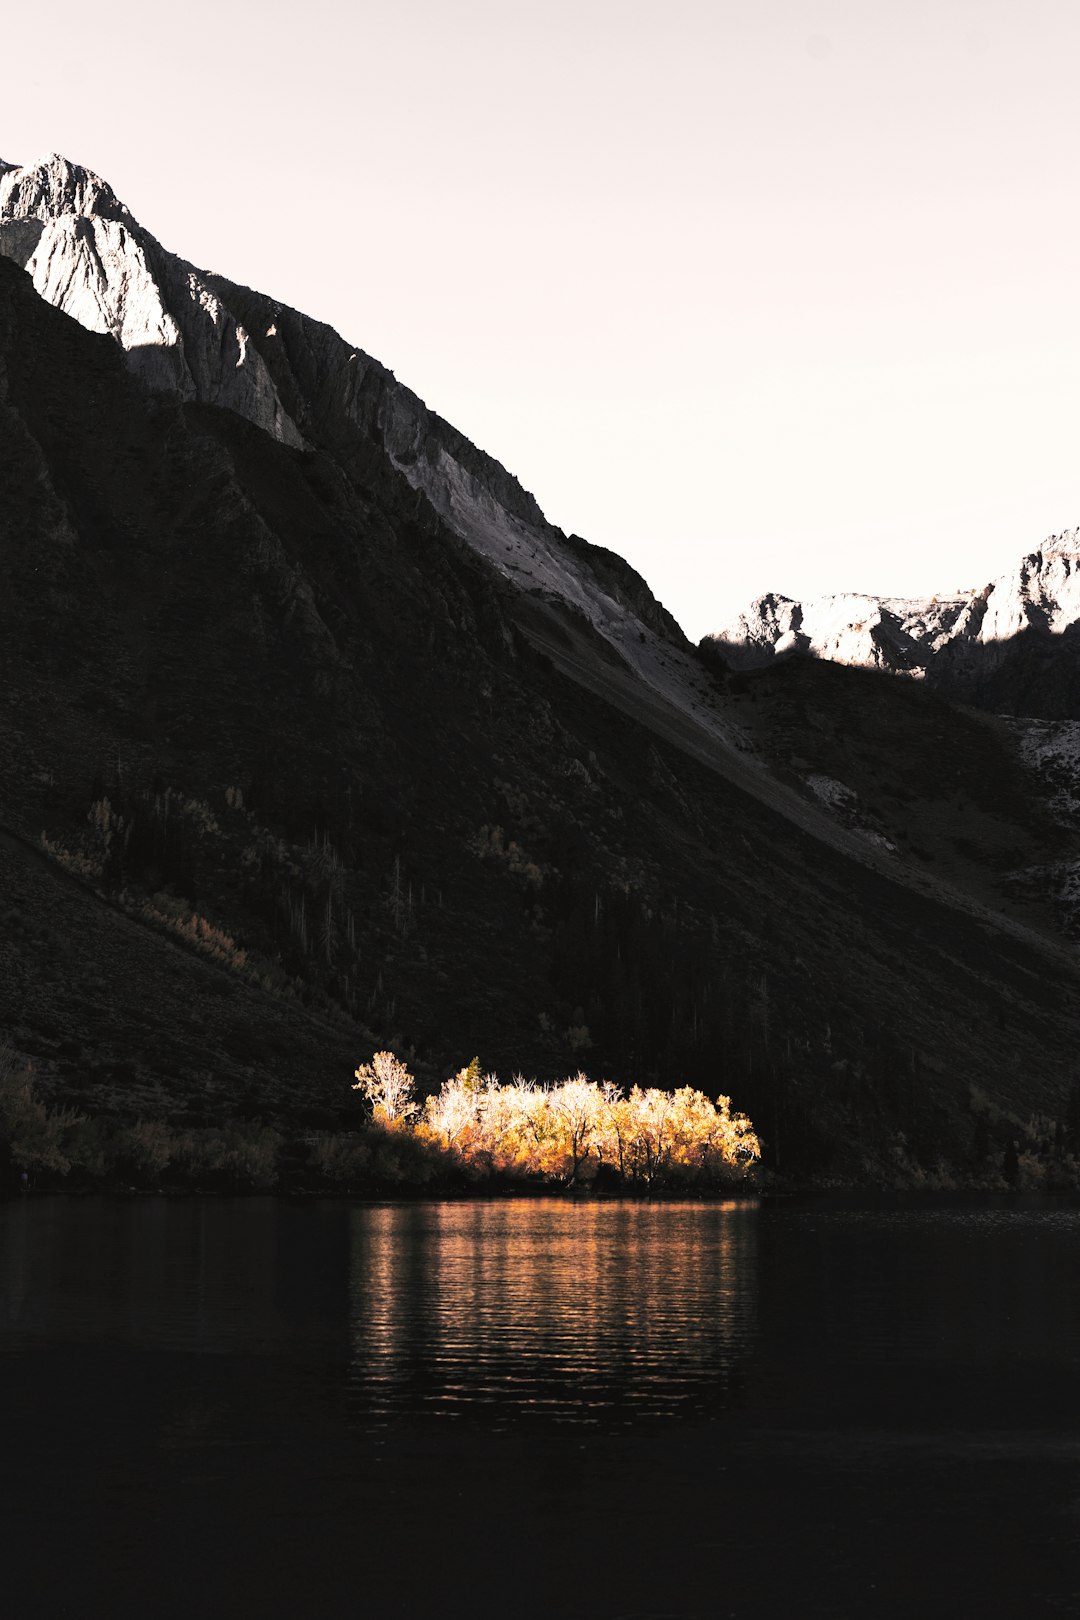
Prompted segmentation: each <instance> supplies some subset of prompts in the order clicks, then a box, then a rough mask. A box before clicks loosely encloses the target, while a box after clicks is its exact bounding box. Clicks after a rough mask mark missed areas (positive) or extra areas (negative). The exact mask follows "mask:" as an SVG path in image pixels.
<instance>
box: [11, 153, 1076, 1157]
mask: <svg viewBox="0 0 1080 1620" xmlns="http://www.w3.org/2000/svg"><path fill="white" fill-rule="evenodd" d="M0 514H2V516H0V647H2V649H3V652H2V665H0V667H2V670H3V677H4V688H3V692H4V700H3V703H2V704H0V748H2V750H3V757H4V759H5V762H6V765H7V770H6V773H5V784H4V791H3V797H2V799H0V879H2V892H3V893H4V895H5V904H6V906H7V913H6V916H5V919H4V924H3V928H2V929H0V966H2V968H3V971H2V973H0V1029H2V1030H3V1031H4V1032H5V1037H6V1040H7V1043H8V1045H9V1046H10V1047H11V1048H12V1049H13V1050H14V1051H15V1052H16V1053H17V1054H23V1055H26V1056H29V1057H30V1058H32V1059H33V1061H34V1063H35V1066H36V1070H37V1073H38V1076H39V1079H40V1082H41V1084H42V1086H43V1087H44V1088H45V1089H46V1091H47V1092H48V1094H49V1095H50V1096H51V1097H52V1098H53V1099H54V1100H55V1101H57V1102H63V1103H70V1104H75V1105H77V1106H79V1107H81V1108H85V1109H89V1110H92V1111H102V1110H104V1111H112V1112H113V1113H116V1114H126V1115H127V1116H129V1117H130V1116H136V1115H137V1116H139V1117H143V1118H146V1119H151V1120H152V1119H154V1118H159V1117H163V1118H169V1119H173V1120H178V1121H189V1122H190V1121H198V1120H214V1119H220V1118H224V1117H228V1116H230V1115H234V1114H236V1113H238V1112H239V1113H243V1114H245V1115H247V1116H248V1117H258V1118H267V1119H270V1120H273V1121H277V1122H281V1123H285V1124H288V1125H290V1126H291V1127H300V1126H303V1125H305V1124H308V1125H311V1124H315V1125H317V1124H322V1123H332V1122H334V1121H336V1120H345V1119H349V1118H351V1117H352V1116H351V1113H350V1110H351V1108H352V1098H351V1095H350V1091H349V1083H350V1080H351V1074H352V1069H353V1067H354V1066H355V1064H356V1063H357V1062H358V1061H359V1060H360V1059H361V1058H363V1057H366V1056H367V1055H369V1054H370V1052H371V1050H372V1049H373V1048H374V1047H375V1046H376V1045H380V1046H381V1045H391V1046H393V1047H395V1048H396V1049H397V1050H398V1051H399V1052H401V1053H402V1054H405V1055H408V1056H409V1058H410V1061H411V1062H412V1063H413V1065H414V1067H415V1069H416V1072H417V1074H418V1076H419V1077H420V1079H421V1081H422V1082H423V1083H425V1084H428V1085H433V1084H436V1083H437V1082H438V1080H439V1079H440V1078H441V1076H442V1075H444V1074H445V1073H446V1072H448V1071H449V1070H452V1069H454V1068H457V1067H458V1066H459V1065H460V1064H461V1063H463V1062H465V1061H467V1059H468V1058H469V1057H471V1056H472V1055H473V1053H474V1052H477V1051H478V1052H479V1053H480V1055H481V1059H482V1061H483V1063H484V1064H485V1065H489V1066H491V1067H493V1068H498V1069H499V1070H500V1072H502V1073H503V1074H504V1075H508V1074H510V1073H512V1072H514V1071H515V1070H520V1071H522V1072H525V1073H527V1074H536V1075H538V1076H539V1077H541V1078H546V1077H554V1076H555V1075H558V1074H560V1073H565V1072H567V1071H568V1070H574V1069H576V1068H578V1067H584V1068H586V1069H587V1070H588V1071H589V1072H590V1073H592V1074H594V1075H597V1076H599V1075H604V1076H609V1077H611V1078H613V1079H615V1080H617V1081H619V1082H620V1083H623V1084H632V1083H634V1082H635V1081H638V1082H641V1083H658V1082H659V1083H662V1084H667V1085H676V1084H681V1083H683V1082H687V1083H690V1084H694V1085H698V1086H700V1087H702V1088H703V1089H706V1090H708V1091H710V1092H711V1093H713V1094H715V1093H716V1092H717V1091H719V1090H723V1091H724V1092H726V1093H730V1095H731V1096H732V1097H733V1099H734V1102H735V1105H736V1106H737V1107H740V1108H744V1109H746V1110H748V1111H749V1112H750V1113H751V1114H752V1115H753V1117H754V1118H755V1122H756V1123H757V1125H758V1127H759V1129H760V1131H761V1132H762V1134H763V1136H764V1137H765V1139H766V1143H767V1149H768V1153H769V1155H770V1158H771V1162H772V1163H774V1164H779V1165H780V1166H781V1167H782V1168H783V1169H792V1170H794V1171H795V1172H796V1173H798V1174H802V1175H807V1174H814V1175H832V1176H843V1177H847V1178H849V1179H851V1178H855V1179H858V1178H865V1177H867V1176H885V1177H889V1178H895V1177H897V1176H899V1177H901V1178H903V1177H905V1176H907V1177H914V1178H917V1177H918V1176H920V1175H923V1174H925V1173H927V1172H932V1171H933V1168H934V1166H935V1165H936V1164H937V1162H938V1160H939V1159H942V1158H944V1159H945V1160H947V1161H949V1162H950V1163H953V1164H959V1165H964V1164H966V1163H967V1157H966V1156H967V1155H969V1151H970V1148H971V1142H972V1134H973V1129H974V1126H975V1124H976V1122H977V1121H981V1123H982V1126H983V1127H984V1128H988V1129H989V1132H990V1140H991V1147H992V1151H994V1152H997V1151H999V1150H1001V1149H1003V1147H1004V1143H1005V1140H1006V1139H1007V1137H1008V1136H1009V1135H1010V1134H1014V1133H1015V1131H1016V1130H1017V1128H1018V1126H1017V1121H1027V1120H1028V1118H1029V1116H1031V1115H1033V1114H1039V1115H1045V1116H1046V1117H1047V1118H1049V1119H1051V1120H1052V1119H1055V1118H1058V1117H1060V1116H1061V1114H1062V1112H1063V1110H1064V1107H1065V1099H1066V1097H1067V1095H1068V1092H1069V1088H1070V1085H1071V1083H1072V1079H1073V1065H1074V1053H1075V1050H1076V1038H1077V1034H1078V1013H1080V974H1078V970H1077V965H1076V959H1075V951H1074V948H1073V946H1072V944H1071V939H1070V936H1069V928H1070V927H1071V923H1070V920H1069V916H1068V911H1067V907H1063V906H1062V904H1061V899H1062V890H1063V889H1064V888H1065V887H1067V873H1068V871H1069V869H1070V868H1069V863H1070V862H1072V861H1074V860H1075V859H1076V856H1077V830H1076V828H1075V826H1074V825H1073V822H1072V820H1071V819H1070V816H1071V812H1070V810H1069V805H1068V803H1066V802H1065V801H1066V800H1068V799H1069V792H1070V789H1069V783H1070V782H1071V781H1072V777H1070V775H1069V770H1070V767H1069V765H1068V761H1067V759H1066V757H1065V754H1064V753H1063V752H1062V750H1061V749H1060V748H1057V749H1056V750H1055V749H1054V748H1051V749H1050V755H1052V758H1050V756H1049V755H1048V754H1047V752H1046V749H1045V748H1044V747H1043V744H1044V743H1045V742H1046V740H1047V739H1046V738H1040V737H1039V736H1037V735H1036V734H1035V733H1034V732H1025V733H1024V735H1023V737H1019V736H1018V734H1017V731H1016V729H1015V727H1011V726H1010V725H1008V724H1006V723H1005V722H1003V721H1000V720H997V719H995V718H994V717H992V716H987V715H981V714H980V715H976V714H973V713H972V712H970V711H968V710H965V709H963V708H960V707H958V706H957V705H955V704H954V703H952V702H950V701H948V700H947V699H946V698H945V697H944V696H942V695H941V694H940V693H937V692H935V691H933V690H930V689H929V688H928V686H927V683H925V682H921V683H913V682H898V681H895V680H891V679H886V678H884V677H883V676H881V675H875V674H872V673H867V672H865V671H860V670H850V669H840V668H837V667H835V666H829V665H825V664H823V663H822V664H812V663H811V664H808V663H807V662H806V661H799V660H796V661H790V662H787V663H783V664H780V665H779V666H777V667H776V668H775V669H773V668H769V669H766V670H763V671H761V672H759V673H751V674H750V675H747V676H737V677H734V678H733V677H730V676H728V675H727V674H725V672H724V670H723V669H722V668H718V667H717V666H716V665H715V664H714V663H712V662H710V660H709V659H708V658H707V657H703V656H702V655H700V654H699V653H698V652H697V651H696V650H695V649H693V648H692V647H690V646H689V645H688V644H687V642H686V641H685V638H684V637H683V636H682V634H681V632H680V631H679V629H678V627H677V626H676V625H675V623H674V622H673V621H672V620H671V618H670V616H669V615H668V614H667V613H666V612H665V610H664V609H663V608H662V606H661V605H660V604H658V603H657V602H656V601H655V599H654V598H653V596H652V594H651V592H650V591H649V590H648V587H647V586H646V584H645V582H644V581H643V580H641V579H640V577H639V576H638V575H637V574H635V573H634V571H633V570H632V569H631V568H630V567H629V566H628V565H627V564H626V563H625V562H623V561H622V559H620V558H618V557H617V556H615V555H614V554H613V553H610V552H607V551H604V550H602V549H600V548H597V547H594V546H591V545H589V544H588V542H587V541H585V540H582V539H581V538H579V537H577V536H573V535H565V534H563V533H562V532H561V531H560V530H558V529H556V528H555V527H554V526H552V525H550V524H548V523H547V522H546V520H545V519H544V517H543V515H542V513H541V511H540V508H539V506H538V505H537V503H536V501H535V500H534V499H533V497H532V496H531V495H529V494H528V493H527V492H526V491H524V490H523V489H522V488H521V487H520V485H519V484H518V483H517V482H516V481H515V480H514V479H513V478H512V477H511V476H510V474H509V473H507V472H506V471H505V469H503V468H502V467H500V466H499V465H498V464H497V463H496V462H494V461H493V460H492V459H491V458H490V457H488V456H486V455H485V454H484V453H483V452H482V451H481V450H479V449H477V448H476V447H474V446H473V445H471V444H470V443H469V441H468V440H467V439H466V438H465V437H464V436H463V435H462V434H461V433H459V432H458V431H457V430H456V429H454V428H452V427H451V426H450V425H449V424H447V423H446V422H444V421H443V420H442V419H441V418H440V417H438V416H437V415H435V414H434V413H433V412H431V411H429V410H428V408H427V407H426V406H425V405H424V404H423V403H422V402H421V401H420V400H419V399H418V397H417V396H416V395H415V394H413V393H411V392H410V391H409V390H408V389H406V388H404V387H403V386H402V385H401V384H399V383H398V382H397V381H396V379H395V378H394V377H393V375H392V373H391V372H389V371H388V370H386V368H385V367H383V366H381V365H380V364H379V363H378V362H376V361H374V360H372V359H370V358H369V357H368V356H366V355H364V354H363V353H362V352H361V351H360V350H358V349H356V348H354V347H352V346H350V345H349V344H348V343H346V342H345V341H344V340H342V339H341V338H340V337H338V336H337V335H336V334H335V333H333V332H332V331H331V330H330V329H329V328H327V327H325V326H322V325H320V324H319V323H317V322H315V321H312V320H310V319H309V318H308V317H306V316H304V315H301V314H299V313H297V312H295V311H293V310H290V309H288V308H286V307H284V306H282V305H281V304H279V303H276V302H275V301H274V300H272V299H270V298H267V297H265V296H264V295H262V294H259V293H255V292H252V291H250V290H248V289H245V288H240V287H237V286H235V285H234V284H232V283H230V282H228V281H226V280H225V279H224V278H222V277H220V276H216V275H211V274H209V273H207V272H203V271H199V270H197V269H195V268H193V267H192V266H190V265H188V264H186V263H185V262H184V261H183V260H180V259H178V258H176V257H175V256H173V255H171V254H170V253H168V252H167V251H166V250H165V249H164V248H162V247H161V246H160V245H159V244H158V243H157V242H156V241H155V239H154V238H153V237H151V236H150V235H149V233H148V232H146V231H145V230H144V229H143V228H142V227H141V226H140V225H139V224H138V223H137V221H136V220H135V219H134V218H133V216H132V215H131V213H130V212H129V210H128V209H127V208H126V207H125V206H124V205H123V204H122V203H120V202H119V201H118V200H117V199H116V197H115V195H114V194H113V192H112V191H111V189H110V188H109V187H108V186H107V185H106V184H105V182H104V181H101V180H99V179H98V178H97V177H95V176H93V175H90V174H89V173H88V172H87V171H85V170H82V169H79V168H78V167H77V166H75V165H73V164H70V163H67V162H66V161H65V160H63V159H61V158H56V157H52V158H49V159H46V160H44V161H43V162H42V163H40V164H34V165H28V166H26V167H22V168H16V167H13V166H11V165H7V166H5V168H4V170H3V173H2V174H0ZM1040 750H1042V751H1041V752H1040ZM1063 795H1064V798H1063ZM1069 803H1071V800H1069Z"/></svg>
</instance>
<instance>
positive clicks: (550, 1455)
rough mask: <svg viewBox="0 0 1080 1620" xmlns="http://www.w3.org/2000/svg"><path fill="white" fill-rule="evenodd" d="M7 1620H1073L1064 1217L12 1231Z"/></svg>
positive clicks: (577, 1210) (166, 1214) (0, 1210)
mask: <svg viewBox="0 0 1080 1620" xmlns="http://www.w3.org/2000/svg"><path fill="white" fill-rule="evenodd" d="M0 1446H2V1452H0V1456H2V1468H0V1478H2V1480H3V1487H2V1520H0V1535H2V1542H0V1603H2V1604H3V1607H4V1610H5V1612H8V1613H12V1614H16V1615H47V1616H53V1615H71V1616H79V1617H84V1616H97V1615H101V1616H127V1615H134V1614H139V1615H146V1616H159V1615H170V1616H171V1615H178V1616H179V1615H203V1616H206V1615H213V1616H216V1615H223V1616H224V1615H229V1616H248V1615H250V1616H278V1615H295V1616H314V1617H318V1616H328V1617H336V1616H354V1615H355V1616H358V1617H370V1620H378V1617H380V1616H383V1615H387V1616H391V1615H401V1616H413V1617H417V1620H426V1617H428V1616H430V1617H432V1620H434V1617H440V1620H441V1617H442V1616H444V1615H449V1616H457V1615H463V1616H469V1615H475V1616H484V1617H486V1616H496V1615H498V1616H506V1617H507V1620H514V1617H516V1616H540V1615H553V1616H569V1617H577V1616H581V1617H582V1620H584V1617H587V1616H599V1617H603V1620H699V1617H700V1620H706V1617H707V1620H713V1617H726V1616H740V1617H754V1616H757V1617H763V1620H764V1617H770V1620H771V1617H781V1616H783V1617H787V1616H792V1617H793V1620H794V1617H798V1616H801V1615H804V1614H805V1615H809V1616H824V1615H828V1616H837V1617H841V1620H846V1617H849V1616H851V1617H857V1616H864V1615H865V1616H872V1615H883V1616H884V1615H887V1616H900V1615H904V1616H907V1615H911V1614H915V1613H917V1614H922V1615H930V1616H936V1615H953V1614H955V1615H958V1616H965V1617H971V1620H980V1617H984V1616H987V1617H993V1616H999V1615H1000V1616H1003V1617H1004V1616H1015V1617H1016V1620H1023V1617H1026V1616H1028V1615H1055V1616H1058V1615H1076V1616H1080V1209H1078V1208H1077V1207H1074V1206H1073V1205H1071V1204H1070V1205H1066V1204H1053V1203H1049V1202H1042V1203H1039V1202H1025V1201H1023V1200H1017V1199H1015V1198H1012V1199H1001V1200H998V1201H993V1200H984V1201H982V1202H978V1203H972V1202H967V1203H948V1204H946V1203H908V1204H903V1205H901V1204H889V1205H874V1206H867V1205H866V1204H858V1203H854V1202H845V1201H831V1200H830V1201H825V1200H823V1201H814V1202H810V1201H806V1202H803V1201H794V1200H792V1201H777V1202H768V1203H762V1204H756V1203H750V1202H742V1203H737V1204H735V1203H733V1204H725V1205H716V1204H712V1205H710V1204H659V1205H648V1204H624V1203H609V1204H574V1203H569V1202H560V1201H554V1200H550V1201H549V1200H537V1201H521V1202H490V1203H446V1204H437V1203H436V1204H409V1205H384V1206H361V1205H351V1204H349V1203H347V1202H327V1203H305V1202H288V1201H276V1200H272V1199H267V1200H243V1201H236V1202H232V1201H216V1200H201V1201H197V1200H165V1199H138V1200H131V1201H122V1200H104V1199H102V1200H97V1199H93V1200H75V1199H63V1198H57V1199H49V1198H34V1197H31V1198H23V1199H16V1200H11V1201H8V1202H7V1203H3V1204H0Z"/></svg>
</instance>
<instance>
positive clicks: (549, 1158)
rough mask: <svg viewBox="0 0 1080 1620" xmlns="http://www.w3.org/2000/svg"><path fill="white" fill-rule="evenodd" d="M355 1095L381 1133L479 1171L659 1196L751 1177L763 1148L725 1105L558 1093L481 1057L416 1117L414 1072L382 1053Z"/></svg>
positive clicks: (681, 1097) (598, 1087)
mask: <svg viewBox="0 0 1080 1620" xmlns="http://www.w3.org/2000/svg"><path fill="white" fill-rule="evenodd" d="M354 1089H355V1090H358V1091H361V1092H362V1093H363V1095H364V1096H365V1097H367V1099H368V1100H369V1102H370V1103H371V1105H372V1110H373V1118H374V1121H375V1123H376V1124H378V1125H380V1126H381V1127H383V1128H384V1129H386V1128H389V1129H392V1130H399V1131H408V1133H409V1134H410V1135H411V1136H413V1137H415V1139H416V1141H417V1142H418V1143H422V1144H423V1145H424V1146H426V1147H428V1148H429V1149H434V1150H435V1151H436V1152H437V1153H438V1154H440V1155H445V1156H446V1157H447V1158H448V1159H450V1160H451V1161H452V1162H453V1164H455V1165H456V1166H458V1167H460V1168H461V1169H464V1170H466V1171H471V1172H473V1173H478V1174H480V1175H485V1176H497V1177H505V1178H512V1179H535V1180H540V1181H547V1182H560V1183H563V1184H564V1185H568V1186H580V1185H582V1184H583V1183H587V1182H608V1183H610V1184H612V1185H625V1186H629V1187H636V1188H639V1189H643V1190H648V1191H652V1190H654V1189H657V1188H660V1187H668V1186H679V1185H689V1184H702V1185H724V1186H730V1185H732V1184H735V1183H740V1182H745V1181H747V1180H749V1179H751V1178H752V1176H753V1174H754V1171H755V1169H756V1166H757V1164H758V1161H759V1159H760V1156H761V1150H760V1146H759V1143H758V1139H757V1135H756V1134H755V1131H754V1128H753V1126H752V1124H751V1123H750V1120H749V1119H748V1118H747V1117H746V1115H745V1114H735V1113H732V1111H731V1101H730V1099H729V1098H728V1097H719V1098H717V1100H716V1102H715V1103H714V1102H711V1101H710V1099H709V1098H708V1097H706V1096H705V1095H704V1093H702V1092H700V1091H694V1090H693V1089H692V1088H691V1087H690V1086H684V1087H683V1088H682V1089H681V1090H679V1091H675V1092H669V1091H659V1090H656V1089H653V1088H649V1089H643V1088H642V1087H640V1086H634V1087H633V1088H632V1090H631V1091H630V1092H629V1093H624V1092H623V1090H622V1089H621V1088H620V1087H618V1086H615V1085H612V1084H611V1083H610V1082H604V1083H603V1084H598V1083H597V1082H596V1081H594V1080H590V1079H588V1077H587V1076H586V1075H584V1074H577V1075H574V1076H573V1077H572V1078H571V1079H567V1080H563V1081H562V1082H560V1083H559V1084H557V1085H552V1086H541V1085H537V1084H535V1083H534V1082H531V1081H526V1080H522V1079H520V1078H518V1079H515V1080H514V1081H513V1082H512V1083H511V1084H509V1085H504V1084H501V1083H500V1081H499V1080H498V1078H497V1077H496V1076H495V1075H491V1074H489V1075H484V1074H482V1072H481V1070H480V1065H479V1063H478V1062H477V1061H476V1060H475V1059H474V1060H473V1062H472V1063H471V1064H469V1065H468V1067H467V1068H464V1069H461V1070H460V1071H459V1072H458V1073H457V1074H456V1075H455V1076H454V1077H453V1079H451V1080H447V1081H446V1082H445V1083H444V1085H443V1087H442V1089H441V1091H439V1092H438V1094H437V1095H436V1096H433V1097H429V1098H428V1099H427V1100H426V1102H425V1103H424V1105H423V1108H422V1109H420V1108H419V1107H418V1105H417V1103H416V1102H415V1101H414V1099H413V1080H412V1076H411V1075H410V1074H409V1072H408V1070H407V1068H406V1067H405V1065H404V1064H403V1063H401V1062H400V1061H399V1060H398V1059H397V1058H395V1057H394V1056H393V1054H392V1053H389V1052H377V1053H376V1054H375V1056H374V1058H373V1059H372V1061H371V1063H370V1064H363V1065H361V1067H360V1068H359V1069H357V1071H356V1085H355V1087H354Z"/></svg>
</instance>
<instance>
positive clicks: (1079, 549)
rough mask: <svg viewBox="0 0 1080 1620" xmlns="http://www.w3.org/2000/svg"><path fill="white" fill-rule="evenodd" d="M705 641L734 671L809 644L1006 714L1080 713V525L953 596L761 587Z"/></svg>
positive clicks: (823, 653) (833, 657)
mask: <svg viewBox="0 0 1080 1620" xmlns="http://www.w3.org/2000/svg"><path fill="white" fill-rule="evenodd" d="M705 645H706V647H707V649H708V650H709V651H710V652H711V653H712V654H713V655H718V656H720V657H722V658H723V659H724V660H725V661H726V662H727V663H728V664H729V665H730V666H731V667H732V668H734V669H740V670H748V669H762V668H765V667H766V666H767V665H768V664H770V663H771V662H773V661H774V660H775V659H777V658H786V657H790V656H792V655H794V654H802V655H804V656H808V657H812V658H825V659H828V660H830V661H831V662H834V663H840V664H849V665H855V666H857V667H860V668H864V669H880V670H887V671H889V672H891V673H893V674H901V675H909V676H913V677H915V678H916V679H919V680H924V681H926V682H927V684H928V685H931V686H935V687H937V688H938V689H939V690H941V691H945V692H948V693H950V694H951V695H952V696H955V697H958V698H960V699H962V700H964V701H967V702H971V703H977V704H980V705H981V706H982V707H985V708H988V709H991V710H993V711H995V712H999V713H1012V714H1022V715H1036V716H1040V717H1042V718H1045V719H1075V718H1080V680H1078V678H1077V672H1078V670H1080V661H1078V658H1077V653H1078V651H1080V530H1077V529H1070V530H1066V531H1065V532H1063V533H1062V534H1059V535H1052V536H1051V537H1050V538H1049V539H1048V540H1047V541H1045V542H1044V544H1043V546H1042V548H1041V549H1040V550H1039V551H1035V552H1032V553H1031V554H1030V555H1028V556H1026V557H1023V558H1021V560H1020V562H1019V563H1018V564H1017V566H1016V567H1015V568H1014V569H1012V570H1011V571H1010V572H1009V573H1007V574H1005V575H1003V576H1002V577H1001V578H1000V579H996V580H994V581H992V582H991V583H990V584H989V585H986V586H984V587H983V588H982V589H980V590H970V591H966V592H963V593H962V594H958V595H956V596H934V597H931V598H930V599H929V600H903V599H897V598H892V597H879V596H858V595H853V594H842V595H836V596H823V597H819V598H817V599H815V600H813V601H810V602H798V601H794V600H792V599H791V598H790V597H786V596H778V595H775V594H769V595H766V596H761V597H758V598H757V600H756V601H754V602H752V603H751V604H750V606H749V607H748V608H747V609H746V610H745V612H743V613H741V614H739V615H738V617H737V618H736V619H734V620H733V621H732V622H731V623H730V624H729V625H726V626H725V627H724V628H723V629H721V630H718V631H716V632H714V633H713V634H712V635H710V636H708V637H706V638H705Z"/></svg>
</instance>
